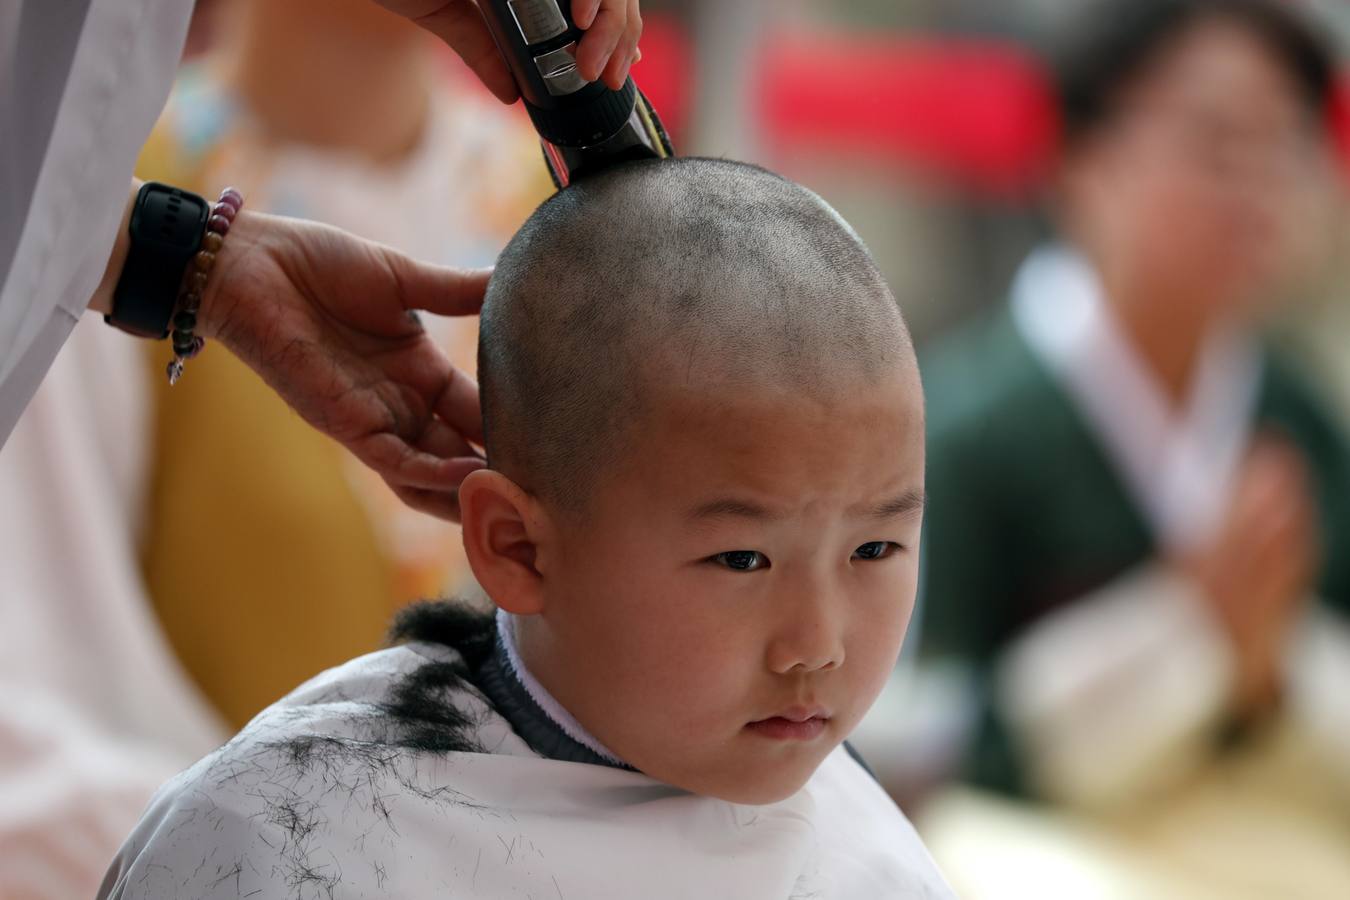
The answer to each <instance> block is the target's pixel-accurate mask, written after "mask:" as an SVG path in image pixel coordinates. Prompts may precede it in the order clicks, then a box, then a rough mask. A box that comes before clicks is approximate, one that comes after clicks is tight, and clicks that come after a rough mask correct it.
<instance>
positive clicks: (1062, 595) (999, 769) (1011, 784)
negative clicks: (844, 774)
mask: <svg viewBox="0 0 1350 900" xmlns="http://www.w3.org/2000/svg"><path fill="white" fill-rule="evenodd" d="M923 372H924V381H925V392H926V394H927V400H928V510H927V513H926V520H925V525H924V544H923V553H924V558H923V565H922V570H921V602H922V604H923V607H922V609H923V612H922V626H921V627H922V635H921V654H922V655H923V656H925V657H927V658H936V657H948V658H950V657H956V658H958V659H961V660H963V661H966V662H968V663H969V664H970V665H971V666H972V668H973V669H974V671H975V673H976V678H977V685H978V690H979V693H980V703H981V715H980V721H979V725H978V731H977V735H976V738H975V741H974V744H973V747H972V750H971V755H970V758H969V759H968V760H967V772H966V774H967V775H968V777H970V778H971V780H973V781H975V782H976V783H978V784H982V785H984V786H986V787H992V788H996V789H1000V790H1005V791H1009V792H1012V793H1019V794H1020V793H1027V785H1026V783H1025V780H1024V778H1023V767H1022V765H1021V764H1020V762H1019V760H1018V759H1017V757H1016V752H1015V750H1014V749H1013V746H1012V744H1011V742H1010V741H1009V740H1008V738H1007V733H1006V731H1005V729H1004V727H1003V724H1002V722H1001V719H1000V716H999V711H998V710H997V709H996V708H994V707H993V705H992V702H991V699H990V698H991V691H990V688H991V684H990V678H991V668H992V666H993V663H994V661H995V659H996V658H997V657H998V655H999V654H1000V652H1001V651H1002V650H1004V649H1005V648H1006V647H1007V646H1008V645H1009V643H1010V642H1011V641H1012V640H1013V639H1014V638H1016V637H1017V636H1018V635H1020V634H1021V633H1022V632H1023V631H1024V630H1025V629H1026V628H1027V627H1028V626H1029V625H1031V624H1032V623H1033V622H1035V621H1036V620H1037V619H1039V618H1040V617H1042V616H1044V615H1045V614H1047V613H1049V612H1051V611H1052V610H1055V609H1057V608H1061V607H1063V606H1064V605H1066V604H1069V603H1073V602H1074V601H1075V600H1076V599H1079V598H1081V597H1083V596H1084V595H1085V594H1087V593H1089V592H1092V591H1094V590H1096V589H1098V588H1101V587H1103V586H1105V585H1106V584H1108V583H1109V582H1111V581H1113V580H1114V579H1116V578H1117V577H1119V576H1121V575H1123V574H1125V573H1126V572H1128V571H1129V570H1131V569H1133V568H1135V567H1137V566H1139V565H1141V564H1144V563H1147V562H1148V561H1150V560H1151V559H1153V558H1154V557H1155V556H1156V554H1157V552H1158V544H1157V541H1156V539H1155V536H1154V535H1153V534H1152V533H1151V531H1150V529H1149V527H1148V525H1147V523H1146V520H1145V519H1144V517H1143V515H1142V514H1141V513H1140V510H1139V508H1138V507H1137V505H1136V504H1135V501H1134V499H1133V498H1132V497H1131V496H1130V493H1129V491H1128V488H1127V487H1126V486H1125V484H1124V483H1123V482H1122V480H1121V478H1120V476H1119V475H1118V474H1117V472H1116V470H1115V469H1114V468H1113V466H1112V463H1111V461H1110V459H1109V457H1108V456H1107V454H1106V452H1105V450H1104V448H1103V446H1102V445H1101V443H1100V442H1099V439H1098V438H1097V436H1096V435H1095V434H1094V433H1093V432H1092V431H1091V429H1090V426H1089V425H1088V424H1086V423H1085V422H1084V420H1083V419H1082V417H1081V416H1080V415H1079V413H1078V411H1077V409H1076V408H1075V406H1074V405H1073V402H1072V400H1071V399H1070V397H1069V396H1068V395H1067V394H1066V393H1065V391H1064V389H1063V388H1062V387H1061V385H1060V384H1059V383H1058V382H1057V380H1056V378H1055V376H1054V375H1053V374H1051V373H1050V372H1048V371H1047V370H1046V368H1045V367H1044V366H1043V365H1042V363H1041V361H1040V360H1039V359H1038V358H1037V356H1036V355H1035V354H1034V353H1033V351H1032V350H1031V348H1030V347H1029V346H1028V345H1027V343H1026V341H1025V340H1024V339H1023V337H1022V336H1021V334H1020V333H1019V332H1018V330H1017V328H1016V327H1015V325H1014V324H1013V320H1012V317H1011V314H1010V313H1009V312H1008V311H1007V310H1003V311H1000V312H999V313H998V314H996V315H994V316H992V317H990V318H989V319H987V320H985V321H982V322H980V323H979V324H977V325H976V326H974V327H971V328H968V329H966V330H964V331H962V332H960V333H959V334H958V335H956V336H955V337H954V338H952V339H950V340H948V341H946V342H945V343H944V344H943V345H942V346H940V347H938V348H937V349H936V352H935V353H933V354H932V355H931V357H930V358H928V359H927V360H925V365H924V366H923ZM1256 416H1257V419H1258V423H1259V426H1258V427H1261V428H1267V429H1273V430H1275V431H1278V432H1280V433H1282V434H1283V435H1285V436H1286V437H1287V438H1288V439H1289V440H1291V441H1292V442H1293V443H1294V444H1295V445H1296V446H1298V447H1299V448H1300V449H1301V450H1302V451H1303V453H1304V455H1305V461H1306V462H1307V464H1308V466H1309V469H1310V475H1311V477H1312V480H1313V491H1314V495H1315V498H1316V500H1317V503H1318V505H1319V510H1320V516H1321V538H1322V541H1323V546H1322V551H1323V568H1322V571H1321V576H1320V582H1319V591H1320V595H1321V597H1322V598H1323V599H1324V600H1325V601H1326V602H1327V603H1328V604H1330V605H1331V606H1333V607H1335V608H1338V609H1340V610H1342V611H1346V612H1350V444H1348V443H1347V441H1346V439H1345V437H1344V436H1343V435H1342V434H1341V433H1340V431H1339V429H1338V425H1337V424H1336V423H1334V422H1333V419H1332V417H1331V416H1330V415H1328V414H1327V412H1326V411H1325V410H1324V408H1323V406H1322V404H1321V402H1320V401H1319V399H1318V398H1317V397H1316V396H1315V394H1314V392H1313V391H1312V390H1311V389H1310V388H1309V387H1308V386H1307V385H1306V384H1305V383H1303V382H1302V381H1301V380H1300V378H1299V377H1298V376H1297V375H1296V373H1295V372H1294V371H1293V370H1292V369H1291V367H1290V366H1289V365H1288V364H1287V363H1286V362H1284V361H1282V360H1281V359H1280V357H1279V355H1278V354H1277V353H1275V352H1273V351H1270V350H1266V351H1265V352H1264V358H1263V373H1262V379H1261V383H1260V387H1259V396H1258V400H1257V409H1256Z"/></svg>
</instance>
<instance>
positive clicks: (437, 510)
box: [389, 484, 460, 524]
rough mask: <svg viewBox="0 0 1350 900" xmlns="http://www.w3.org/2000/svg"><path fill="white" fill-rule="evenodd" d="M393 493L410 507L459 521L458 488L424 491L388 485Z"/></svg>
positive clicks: (452, 520) (441, 517) (439, 517)
mask: <svg viewBox="0 0 1350 900" xmlns="http://www.w3.org/2000/svg"><path fill="white" fill-rule="evenodd" d="M389 487H390V488H391V489H392V490H393V492H394V495H395V496H396V497H398V499H400V500H402V501H403V503H404V504H405V505H407V506H409V507H411V508H412V509H415V510H417V511H418V512H421V513H426V514H427V515H429V516H435V517H436V518H438V519H444V520H445V521H447V522H454V523H456V524H458V523H459V521H460V512H459V488H451V489H450V490H447V491H424V490H419V489H417V488H408V487H400V486H398V485H393V484H391V485H389Z"/></svg>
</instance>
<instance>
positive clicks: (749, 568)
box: [712, 550, 769, 572]
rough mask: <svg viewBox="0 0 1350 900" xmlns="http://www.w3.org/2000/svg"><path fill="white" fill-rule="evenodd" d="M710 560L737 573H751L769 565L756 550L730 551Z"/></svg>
mask: <svg viewBox="0 0 1350 900" xmlns="http://www.w3.org/2000/svg"><path fill="white" fill-rule="evenodd" d="M712 560H713V562H715V563H717V564H719V565H723V566H726V567H727V568H728V569H732V570H734V571H737V572H753V571H755V570H756V569H764V568H767V567H768V565H769V560H768V559H767V558H766V557H765V556H764V554H763V553H760V552H759V551H757V550H730V551H728V552H726V553H719V554H717V555H716V556H714V557H713V558H712Z"/></svg>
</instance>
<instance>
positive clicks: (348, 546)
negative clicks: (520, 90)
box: [0, 0, 549, 900]
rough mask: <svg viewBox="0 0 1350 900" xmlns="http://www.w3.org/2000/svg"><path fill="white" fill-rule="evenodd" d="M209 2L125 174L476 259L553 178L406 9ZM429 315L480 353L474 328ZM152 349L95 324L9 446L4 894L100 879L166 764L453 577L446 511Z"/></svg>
mask: <svg viewBox="0 0 1350 900" xmlns="http://www.w3.org/2000/svg"><path fill="white" fill-rule="evenodd" d="M209 9H210V13H211V16H212V24H213V26H215V27H214V28H213V29H212V30H211V33H212V34H214V36H215V38H216V39H217V41H218V43H217V44H216V46H214V47H212V48H208V49H207V52H206V53H205V54H204V55H202V56H199V57H197V58H196V59H195V60H194V63H193V64H192V65H190V66H189V67H187V68H185V69H184V71H183V72H182V74H181V76H180V79H179V82H178V84H177V86H176V88H175V90H174V92H173V94H172V96H171V98H170V101H169V104H168V106H167V107H166V110H165V112H164V115H163V117H162V119H161V121H160V123H159V125H158V126H157V128H156V130H155V132H154V133H153V134H152V136H151V138H150V140H149V142H148V143H147V145H146V147H145V150H144V151H143V154H142V159H141V162H140V165H139V167H138V173H137V174H138V175H139V176H140V177H143V178H147V179H155V180H161V181H166V182H168V183H171V184H175V185H177V186H180V187H183V188H185V189H188V190H192V191H198V192H203V193H205V192H208V191H211V190H213V189H215V188H216V187H218V186H219V185H220V184H223V183H226V182H232V183H234V184H236V185H238V186H239V187H240V188H241V189H242V190H243V192H244V193H245V195H246V196H247V197H248V200H249V206H250V208H251V209H255V210H263V211H267V212H274V213H280V214H284V215H288V216H294V217H301V218H305V219H311V220H316V221H321V222H326V223H329V224H333V225H337V226H339V227H341V228H343V229H345V230H347V231H350V232H352V233H354V234H357V235H361V236H363V237H366V238H369V239H372V240H375V241H378V242H380V243H382V244H386V245H389V246H392V247H395V248H397V249H399V250H401V251H403V252H405V253H408V254H410V255H412V256H414V257H416V258H418V259H421V260H424V261H427V262H430V263H439V264H447V265H458V266H486V265H490V264H491V263H492V261H493V260H494V258H495V256H496V253H497V251H498V250H499V249H500V247H501V246H502V244H503V243H504V242H505V240H506V239H507V238H508V237H509V236H510V235H511V234H512V233H513V232H514V231H515V229H516V227H517V226H518V225H519V224H520V223H521V222H522V221H524V219H525V217H526V216H527V215H528V214H529V212H530V211H531V210H532V209H533V207H534V205H535V203H536V202H537V201H538V200H540V199H542V198H543V197H544V196H546V194H547V192H548V189H549V185H548V176H547V172H546V170H545V168H544V166H543V163H542V161H541V159H540V156H539V147H538V142H537V139H536V138H535V137H534V135H533V131H532V129H530V128H529V124H528V121H527V120H525V119H524V117H523V116H517V115H516V114H515V112H513V111H509V110H507V109H505V108H503V107H500V106H499V104H497V103H496V101H494V100H493V99H492V98H491V97H490V96H489V95H487V93H486V92H485V91H483V90H482V89H481V87H480V86H478V85H477V84H476V83H474V82H472V81H471V80H470V79H469V77H468V76H467V75H465V76H463V77H459V76H458V74H457V73H455V74H452V72H451V70H450V68H449V64H448V61H447V59H443V58H442V53H441V48H440V46H439V45H438V44H437V43H435V42H434V40H433V39H432V38H430V36H429V35H426V34H425V33H424V32H422V31H421V30H419V29H418V28H416V27H415V26H413V25H412V24H411V23H409V22H408V21H407V20H405V19H403V18H401V17H398V16H395V15H394V14H392V13H389V12H387V11H385V10H383V9H381V8H380V7H378V6H377V5H375V4H374V3H371V2H369V0H287V2H285V3H276V2H272V0H216V2H213V3H212V4H210V8H209ZM301 72H302V73H303V77H298V75H297V73H301ZM424 324H425V325H426V327H427V328H428V330H429V331H430V332H431V334H432V335H433V336H434V337H435V338H436V339H437V341H438V343H440V344H441V346H442V347H443V348H444V349H445V350H446V351H447V353H448V354H449V355H450V357H451V359H452V361H453V362H454V363H455V365H456V367H458V368H459V369H461V370H462V371H470V372H472V371H474V359H473V348H474V346H475V344H476V335H477V322H476V320H450V319H437V318H434V317H426V319H425V322H424ZM168 358H169V356H168V349H167V348H166V347H164V346H161V345H159V344H142V343H139V342H135V341H130V340H127V339H126V338H125V336H123V335H121V334H118V333H116V332H114V331H113V330H112V329H110V328H108V327H107V326H105V325H104V324H103V323H102V322H98V321H93V320H91V319H89V318H86V319H85V320H83V321H82V322H81V324H80V325H79V326H77V328H76V330H75V333H74V335H73V337H72V339H71V341H70V343H69V345H68V346H67V347H66V348H65V349H64V351H63V352H62V354H61V355H60V356H59V357H58V359H57V361H56V363H55V365H54V366H53V368H52V370H51V372H50V373H49V374H48V377H47V379H46V380H45V381H44V383H43V386H42V388H41V389H40V390H39V392H38V394H37V396H36V397H35V398H34V400H33V402H32V403H31V404H30V406H29V407H28V409H27V410H26V411H25V413H24V415H23V417H22V418H21V420H20V422H19V424H18V426H17V427H16V430H15V432H14V434H13V436H12V438H11V440H10V441H9V442H8V443H7V445H6V448H5V454H4V456H3V458H2V459H3V465H0V535H4V536H5V537H6V538H7V539H6V540H5V541H3V542H0V572H3V573H4V578H3V585H0V631H2V632H4V633H5V634H7V635H10V636H12V637H13V638H14V640H15V641H17V642H20V643H21V644H22V647H19V646H18V645H17V644H16V646H15V647H14V651H15V652H14V653H12V654H10V657H11V663H13V665H14V666H16V667H18V668H16V670H15V671H18V670H19V669H22V670H23V671H25V672H26V673H27V674H28V676H29V677H28V678H25V679H24V680H23V682H22V683H21V684H11V683H10V680H8V679H3V678H0V703H3V704H4V706H5V709H6V716H5V718H6V723H5V724H4V727H3V728H0V731H6V732H11V731H12V732H13V733H7V734H6V736H5V739H6V741H7V742H8V743H9V744H11V745H12V746H9V747H8V748H7V749H8V750H10V751H15V752H17V753H18V756H12V754H11V757H12V758H11V757H7V763H6V766H5V770H4V771H3V772H0V794H3V796H4V797H5V802H4V803H3V804H0V896H3V897H5V898H7V900H10V898H29V897H53V898H55V897H62V898H64V897H72V896H81V895H83V896H91V895H92V893H93V891H94V889H95V888H96V887H97V885H98V882H99V879H100V878H101V877H102V874H103V871H104V870H105V868H106V866H107V863H108V860H109V859H110V858H111V855H112V853H113V852H114V850H115V849H116V847H117V844H118V842H119V841H120V840H121V838H122V837H123V836H124V835H125V833H126V831H127V830H128V829H129V828H130V826H131V825H132V823H133V822H134V821H135V819H136V816H137V815H139V813H140V811H141V810H142V808H143V807H144V805H145V802H146V800H147V799H148V798H149V796H150V794H151V792H152V791H153V790H154V789H155V788H157V787H158V786H159V784H160V783H161V782H162V781H163V780H165V779H166V778H167V777H169V776H170V775H172V774H173V773H174V772H176V771H178V770H179V769H181V768H182V767H183V766H184V765H186V764H187V763H188V762H190V761H191V760H192V759H194V758H196V757H197V756H200V755H201V754H202V753H204V752H205V751H207V750H209V749H210V748H212V747H214V746H215V745H217V744H218V743H220V742H221V741H222V740H223V739H224V738H225V736H226V735H228V734H229V733H230V732H232V731H234V730H235V729H237V728H238V727H240V726H241V725H243V724H244V723H245V722H247V721H248V720H249V719H250V718H251V717H252V716H253V714H254V713H255V712H257V711H258V710H259V709H261V708H262V707H264V706H265V705H267V704H268V703H270V702H271V701H273V700H275V699H276V698H277V697H279V696H281V695H282V694H283V693H285V691H286V690H289V689H290V688H291V687H292V686H293V685H294V684H295V683H297V682H299V681H301V680H303V679H304V678H307V677H308V676H309V675H312V674H313V673H315V672H318V671H320V670H322V669H324V668H327V667H328V666H330V665H333V664H335V663H337V662H339V661H341V660H344V659H346V658H349V657H351V656H353V655H356V654H360V653H363V652H366V651H369V650H374V649H376V648H378V647H379V646H380V644H381V641H382V637H383V633H384V630H385V628H386V626H387V624H388V622H389V620H390V618H391V616H392V614H393V611H394V610H395V609H396V608H397V607H398V606H399V605H400V604H401V603H403V602H406V601H408V600H411V599H415V598H418V597H421V596H432V595H436V594H439V593H440V592H441V591H442V590H445V589H448V588H451V587H454V586H456V585H457V583H458V582H459V581H460V579H461V578H462V577H463V575H464V571H465V570H462V569H460V568H459V565H460V551H459V550H458V548H459V539H458V526H456V525H453V524H452V523H450V522H447V521H443V520H441V519H437V518H433V517H432V516H428V515H425V514H422V513H418V512H415V511H413V510H411V509H409V508H407V507H405V506H403V504H402V503H401V502H400V501H399V500H398V499H397V498H396V497H395V496H394V494H393V492H392V491H391V490H390V489H389V488H388V487H386V485H385V484H384V482H383V481H382V480H381V479H380V478H379V477H378V476H377V475H375V474H374V473H373V472H369V471H367V470H365V469H364V467H363V466H361V465H360V464H359V463H358V462H357V461H356V460H355V458H354V457H353V456H351V454H350V453H349V452H348V451H346V450H344V449H343V448H342V447H341V446H340V445H338V444H337V443H335V442H333V441H331V440H329V439H328V438H327V437H325V436H324V435H322V434H321V433H320V432H318V431H315V430H314V429H312V428H311V427H310V426H309V425H307V424H306V423H305V422H304V421H303V420H302V419H301V418H300V417H299V416H297V415H296V414H294V413H293V412H292V411H291V410H290V409H289V408H288V406H287V405H286V403H285V402H284V401H283V400H282V399H281V398H280V397H279V396H277V395H276V394H275V393H274V392H273V391H272V389H270V388H269V387H268V386H267V385H266V384H265V383H264V382H263V380H262V378H261V377H260V376H259V375H257V374H256V373H255V372H254V371H253V370H252V369H250V368H248V367H247V366H246V365H245V364H244V363H242V362H240V361H239V359H238V358H236V357H235V356H233V355H231V354H229V353H225V352H220V351H218V352H210V353H205V354H203V355H202V356H201V357H199V358H198V359H196V360H194V362H193V366H192V372H191V377H189V378H186V379H184V380H183V382H182V383H180V384H178V385H176V386H175V387H174V388H173V389H172V390H169V388H168V385H167V384H166V383H165V381H164V378H163V369H164V364H165V362H166V361H167V360H168ZM95 447H98V448H100V450H101V452H100V453H98V454H95V453H92V452H91V450H92V449H93V448H95ZM66 492H71V493H72V494H73V496H77V497H79V498H80V500H79V503H78V505H73V506H67V505H64V504H60V503H53V502H52V500H53V498H54V497H55V496H56V495H57V494H63V493H66ZM70 546H75V547H78V548H79V553H78V556H77V558H76V559H71V558H70V556H69V553H68V552H67V551H66V549H65V548H67V547H70ZM76 631H78V632H81V633H82V634H81V635H78V636H77V635H73V634H72V632H76ZM300 633H303V634H304V635H305V636H306V638H305V640H303V641H297V640H295V635H297V634H300ZM90 642H92V644H93V645H94V649H93V650H91V649H90V648H89V647H87V646H85V645H88V644H90ZM6 645H8V642H6ZM76 646H85V649H84V650H81V651H76V650H75V649H74V648H75V647H76ZM44 661H45V662H44ZM48 663H50V665H48ZM44 673H45V674H44ZM38 679H41V680H40V682H39V681H38ZM16 729H17V730H16ZM16 748H17V750H16ZM10 763H12V765H11V764H10Z"/></svg>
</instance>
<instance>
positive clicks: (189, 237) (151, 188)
mask: <svg viewBox="0 0 1350 900" xmlns="http://www.w3.org/2000/svg"><path fill="white" fill-rule="evenodd" d="M210 215H211V205H210V204H209V203H207V202H206V200H204V199H203V198H201V197H199V196H197V195H196V194H193V193H191V192H189V191H184V190H180V189H179V188H176V187H170V186H169V185H167V184H159V183H158V182H154V181H149V182H146V183H145V184H144V185H142V186H141V190H140V192H139V193H138V194H137V195H136V204H135V206H133V207H132V210H131V227H130V232H131V250H130V252H128V254H127V261H126V265H125V266H124V267H123V268H122V275H121V277H120V278H118V279H117V288H116V289H115V290H114V292H113V304H112V313H111V314H110V315H107V316H104V317H103V320H104V321H105V322H107V323H108V324H109V325H112V326H114V327H116V328H120V329H121V330H123V331H125V332H127V333H128V334H134V335H136V336H137V337H147V338H166V337H168V336H169V320H170V319H171V318H172V317H173V310H174V306H175V305H176V304H177V302H178V289H179V287H180V286H181V285H182V282H183V273H184V272H186V271H187V267H188V263H190V262H192V257H193V256H195V255H196V253H197V251H198V249H200V248H201V243H202V235H203V234H205V233H206V220H207V219H208V218H209V217H210Z"/></svg>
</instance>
